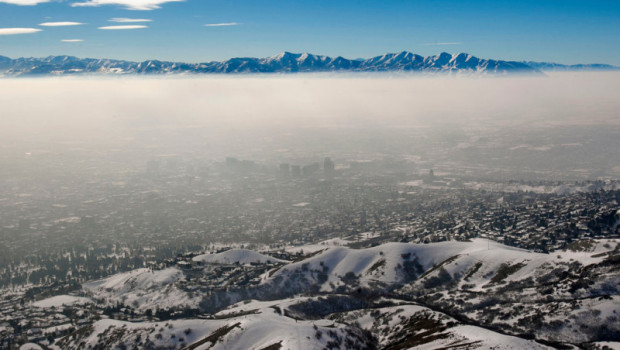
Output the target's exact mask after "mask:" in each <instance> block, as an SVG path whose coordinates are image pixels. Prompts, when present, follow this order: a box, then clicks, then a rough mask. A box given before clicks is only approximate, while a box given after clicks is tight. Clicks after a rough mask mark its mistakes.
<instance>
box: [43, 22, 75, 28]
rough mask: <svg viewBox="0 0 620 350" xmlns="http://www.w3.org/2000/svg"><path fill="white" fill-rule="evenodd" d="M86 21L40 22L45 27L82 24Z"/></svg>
mask: <svg viewBox="0 0 620 350" xmlns="http://www.w3.org/2000/svg"><path fill="white" fill-rule="evenodd" d="M82 24H84V23H80V22H44V23H39V25H40V26H43V27H68V26H81V25H82Z"/></svg>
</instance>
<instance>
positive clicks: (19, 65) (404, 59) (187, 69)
mask: <svg viewBox="0 0 620 350" xmlns="http://www.w3.org/2000/svg"><path fill="white" fill-rule="evenodd" d="M302 72H431V73H455V72H456V73H482V74H509V73H529V74H539V73H540V72H539V70H538V69H535V68H532V67H530V66H529V65H527V64H526V63H523V62H517V61H503V60H493V59H481V58H478V57H475V56H473V55H470V54H466V53H458V54H449V53H446V52H442V53H440V54H438V55H435V56H427V57H424V56H420V55H418V54H414V53H412V52H408V51H401V52H398V53H387V54H384V55H380V56H375V57H372V58H369V59H364V60H360V59H347V58H344V57H342V56H337V57H330V56H325V55H315V54H310V53H292V52H288V51H284V52H282V53H279V54H277V55H273V56H270V57H264V58H255V57H235V58H231V59H228V60H225V61H211V62H202V63H185V62H172V61H161V60H145V61H141V62H135V61H127V60H116V59H106V58H78V57H75V56H68V55H60V56H48V57H43V58H34V57H29V58H26V57H21V58H16V59H12V58H9V57H5V56H0V75H2V76H7V77H15V76H31V75H69V74H204V73H220V74H228V73H302Z"/></svg>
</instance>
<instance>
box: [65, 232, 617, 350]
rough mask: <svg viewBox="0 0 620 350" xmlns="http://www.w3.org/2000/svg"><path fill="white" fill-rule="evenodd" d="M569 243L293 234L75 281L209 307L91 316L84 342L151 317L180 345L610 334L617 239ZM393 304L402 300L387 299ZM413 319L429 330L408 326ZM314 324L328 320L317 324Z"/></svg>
mask: <svg viewBox="0 0 620 350" xmlns="http://www.w3.org/2000/svg"><path fill="white" fill-rule="evenodd" d="M340 243H343V244H346V243H347V241H341V242H340ZM304 248H306V249H304ZM319 248H320V249H319ZM570 248H571V249H569V250H567V251H557V252H553V253H551V254H541V253H533V252H529V251H526V250H522V249H517V248H513V247H508V246H504V245H501V244H499V243H496V242H493V241H488V240H484V239H475V240H473V241H471V242H456V241H450V242H440V243H431V244H414V243H386V244H383V245H379V246H375V247H371V248H365V249H353V248H350V247H347V246H341V245H334V244H321V245H315V246H307V247H304V246H302V247H296V248H294V249H293V248H290V249H286V250H288V251H297V252H298V253H297V254H296V255H291V259H290V260H291V262H289V261H286V260H284V259H276V258H273V257H271V256H270V255H266V254H261V253H257V252H253V251H249V250H243V249H231V250H227V251H223V252H220V253H217V254H204V255H199V256H196V257H194V258H193V259H192V260H191V261H180V262H179V264H178V266H179V267H169V268H166V269H163V270H155V271H151V270H149V269H139V270H135V271H132V272H128V273H123V274H118V275H115V276H112V277H109V278H106V279H103V280H99V281H94V282H89V283H86V284H84V290H85V291H86V292H87V294H88V295H89V296H90V297H91V298H92V300H94V301H95V302H96V303H98V305H99V306H101V307H103V306H106V305H108V306H110V305H111V306H114V305H116V306H118V305H121V306H124V307H126V308H130V309H132V310H134V311H137V312H138V313H139V314H145V312H146V311H147V310H149V309H150V310H167V311H168V312H167V313H163V314H162V313H157V315H158V317H164V316H162V315H167V316H165V317H169V316H170V315H175V314H178V315H187V314H188V313H187V310H194V311H193V312H192V313H189V314H191V315H200V314H202V315H207V316H208V315H214V316H209V317H215V318H216V319H217V320H184V321H181V320H178V321H169V322H168V325H167V326H165V327H162V326H161V324H159V323H158V324H151V323H140V324H137V325H136V324H131V325H127V326H126V327H124V328H123V327H122V324H120V323H117V322H118V321H109V320H102V321H100V322H98V323H97V324H95V328H94V333H93V334H99V335H94V336H90V337H91V338H89V339H91V340H89V342H90V341H93V342H94V341H95V340H96V341H110V340H109V339H110V337H111V336H112V334H116V333H110V332H111V331H110V330H108V331H107V332H106V331H105V329H107V328H109V327H110V325H112V326H114V327H117V328H118V327H120V328H123V329H125V331H123V332H125V333H123V336H121V337H116V336H115V337H116V338H114V339H116V340H122V339H124V340H123V341H126V342H129V343H131V342H132V341H134V342H135V341H136V340H135V339H134V338H132V337H136V336H137V335H138V334H141V335H140V338H139V339H145V337H146V335H147V333H148V334H151V333H152V332H151V331H150V330H151V329H160V328H164V329H166V327H172V328H169V329H172V330H174V331H172V330H171V331H166V332H168V333H170V334H168V333H166V334H163V335H162V337H163V338H161V339H164V340H166V339H167V340H166V341H168V343H165V344H168V345H162V344H164V343H161V342H155V343H156V344H158V346H164V347H165V346H169V347H170V348H175V346H176V347H177V348H178V347H180V346H181V345H180V343H179V337H182V335H181V334H180V333H179V332H180V329H182V328H184V327H186V328H192V329H196V332H195V333H193V334H194V335H193V336H192V337H188V336H186V337H184V340H185V343H184V345H189V344H191V343H192V342H198V341H199V340H200V339H204V338H205V337H207V338H208V337H209V336H211V335H212V334H213V333H214V332H216V331H217V330H220V332H221V329H229V332H230V334H231V336H230V338H227V340H226V341H225V342H228V344H229V345H230V344H247V341H249V340H247V339H255V341H257V342H259V343H260V344H263V343H264V345H265V346H267V345H271V344H267V341H266V339H277V342H279V343H278V344H280V345H281V346H282V347H283V348H299V347H297V346H295V343H294V341H297V340H299V339H302V341H303V342H304V343H303V344H302V347H303V348H314V347H317V348H322V347H325V346H326V344H327V343H325V341H327V340H326V339H327V338H325V339H323V338H320V337H318V338H317V335H316V334H310V333H317V329H315V328H313V327H311V325H320V326H321V327H328V328H330V327H333V328H331V329H332V330H333V332H336V333H333V334H331V333H330V336H331V338H329V339H330V340H329V341H336V340H338V341H341V342H342V341H345V339H347V337H352V338H351V339H353V340H351V341H354V340H355V341H359V342H361V341H362V340H361V339H362V338H364V337H366V335H368V334H370V335H371V336H370V338H368V339H374V341H376V342H378V343H377V344H375V345H379V346H380V347H383V348H386V349H389V348H398V347H394V346H393V345H394V344H396V343H398V342H400V343H403V342H404V343H407V344H415V348H418V347H419V348H436V347H446V346H451V344H452V345H455V344H469V345H468V346H470V348H476V347H480V348H489V347H493V346H498V347H499V348H542V345H540V344H536V343H523V342H526V341H525V340H523V339H520V338H515V337H510V336H506V335H502V334H510V335H513V336H522V337H529V338H532V337H533V338H535V339H539V340H543V341H546V342H548V343H547V344H561V343H570V344H585V343H592V342H597V341H613V340H617V339H620V325H619V323H618V322H617V320H618V316H617V315H618V314H620V264H619V262H620V244H619V243H618V242H616V241H614V240H598V241H595V240H590V241H581V242H575V243H574V244H571V245H570ZM301 251H305V252H307V253H306V255H305V256H304V255H302V254H301V253H300V252H301ZM279 254H293V253H286V252H285V250H283V251H281V252H280V253H279ZM293 257H294V258H293ZM415 303H417V304H418V305H414V304H415ZM397 304H402V305H406V306H404V307H398V308H396V309H390V308H391V307H394V305H397ZM181 311H183V312H184V313H183V312H181ZM412 317H413V318H412ZM384 319H385V320H384ZM221 320H227V321H226V322H223V321H221ZM330 320H331V322H330ZM233 321H234V322H233ZM333 321H337V324H336V323H334V322H333ZM115 322H116V323H115ZM187 322H189V323H191V326H189V323H187ZM239 322H241V323H239ZM394 322H396V323H394ZM237 323H239V325H236V324H237ZM268 324H272V325H275V326H273V327H275V328H277V329H281V330H282V332H284V333H277V334H281V336H279V337H278V336H275V334H276V333H275V332H276V331H277V329H272V328H269V327H270V326H268ZM233 325H235V326H234V327H233ZM326 325H327V326H326ZM226 327H228V328H226ZM230 327H233V328H230ZM265 327H267V328H265ZM310 327H311V328H310ZM317 327H318V326H317ZM419 327H423V329H424V332H426V333H424V332H423V334H426V335H430V334H434V335H435V336H430V337H426V336H421V337H417V336H412V334H413V335H415V334H418V333H417V332H418V331H420V329H419ZM424 327H427V328H424ZM429 327H430V328H429ZM319 328H320V327H319ZM130 329H137V330H136V331H135V332H134V331H131V332H130V331H129V330H130ZM198 329H202V330H201V331H198ZM429 329H432V332H431V331H429ZM147 330H149V331H148V332H147ZM284 330H285V331H284ZM336 330H337V331H336ZM416 330H417V331H416ZM91 332H93V330H91ZM159 332H160V333H161V332H162V331H159ZM171 332H172V333H173V332H176V333H174V335H175V339H176V340H175V341H176V342H172V343H170V337H171V336H172V333H171ZM298 332H299V333H298ZM308 332H310V333H308ZM324 332H329V330H328V329H323V330H321V331H320V332H319V333H323V334H324ZM360 332H361V333H360ZM368 332H369V333H368ZM497 332H500V333H497ZM89 334H90V333H89ZM227 334H228V333H227ZM233 334H234V336H232V335H233ZM298 334H301V335H303V336H301V335H298ZM263 335H265V336H264V337H262V336H263ZM227 337H228V336H227ZM247 337H249V338H247ZM300 337H301V338H300ZM307 337H309V338H310V339H307ZM360 337H361V338H360ZM246 338H247V339H246ZM132 339H133V340H132ZM136 339H138V338H136ZM150 339H152V336H150ZM161 339H159V340H161ZM303 339H306V340H303ZM321 339H322V340H321ZM364 339H366V338H364ZM368 339H367V340H368ZM259 340H260V341H259ZM263 340H264V341H263ZM306 341H307V342H306ZM365 341H366V340H365ZM67 344H70V342H68V343H67ZM257 344H258V343H257ZM368 344H370V343H368ZM375 345H372V346H375ZM213 346H216V344H214V345H213ZM240 346H241V345H240ZM372 346H371V347H372ZM233 347H234V346H233ZM69 348H70V346H69ZM257 348H260V347H257ZM274 348H276V347H274ZM345 348H346V346H345Z"/></svg>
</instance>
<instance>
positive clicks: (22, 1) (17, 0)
mask: <svg viewBox="0 0 620 350" xmlns="http://www.w3.org/2000/svg"><path fill="white" fill-rule="evenodd" d="M49 1H50V0H0V2H4V3H6V4H11V5H21V6H33V5H36V4H40V3H43V2H49Z"/></svg>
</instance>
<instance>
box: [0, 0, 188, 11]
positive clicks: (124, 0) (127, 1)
mask: <svg viewBox="0 0 620 350" xmlns="http://www.w3.org/2000/svg"><path fill="white" fill-rule="evenodd" d="M0 1H3V0H0ZM11 1H15V0H11ZM28 1H31V0H28ZM176 1H183V0H87V1H86V2H74V3H73V4H71V6H73V7H78V6H103V5H120V6H123V7H125V8H127V9H129V10H154V9H158V8H160V5H161V4H164V3H167V2H176Z"/></svg>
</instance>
